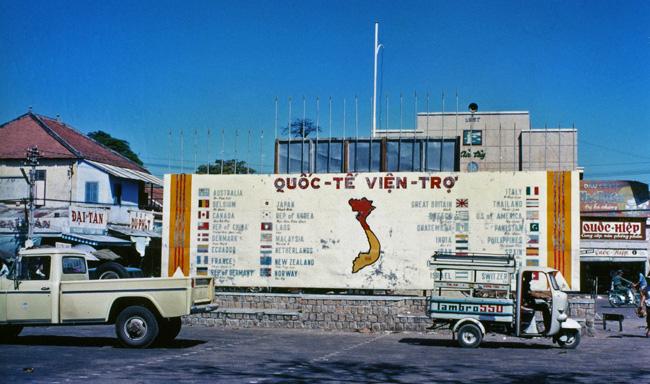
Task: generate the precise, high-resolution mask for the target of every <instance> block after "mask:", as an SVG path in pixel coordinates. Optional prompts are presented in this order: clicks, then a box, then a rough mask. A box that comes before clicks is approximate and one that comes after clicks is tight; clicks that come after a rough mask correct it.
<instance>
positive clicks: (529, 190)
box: [526, 187, 539, 196]
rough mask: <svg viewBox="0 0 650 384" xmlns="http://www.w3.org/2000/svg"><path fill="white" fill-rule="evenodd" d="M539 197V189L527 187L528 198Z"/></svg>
mask: <svg viewBox="0 0 650 384" xmlns="http://www.w3.org/2000/svg"><path fill="white" fill-rule="evenodd" d="M531 195H532V196H537V195H539V187H526V196H531Z"/></svg>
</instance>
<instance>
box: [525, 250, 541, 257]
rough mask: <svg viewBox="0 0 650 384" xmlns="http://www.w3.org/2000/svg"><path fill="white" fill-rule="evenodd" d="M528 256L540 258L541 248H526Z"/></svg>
mask: <svg viewBox="0 0 650 384" xmlns="http://www.w3.org/2000/svg"><path fill="white" fill-rule="evenodd" d="M526 256H539V248H526Z"/></svg>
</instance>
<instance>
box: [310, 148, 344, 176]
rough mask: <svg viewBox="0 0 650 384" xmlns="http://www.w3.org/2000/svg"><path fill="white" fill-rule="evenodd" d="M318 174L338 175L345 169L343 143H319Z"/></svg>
mask: <svg viewBox="0 0 650 384" xmlns="http://www.w3.org/2000/svg"><path fill="white" fill-rule="evenodd" d="M314 144H315V145H316V172H318V173H328V172H331V173H338V172H341V171H342V167H343V158H342V157H343V150H342V148H343V143H342V142H341V141H320V140H319V141H317V142H315V143H314Z"/></svg>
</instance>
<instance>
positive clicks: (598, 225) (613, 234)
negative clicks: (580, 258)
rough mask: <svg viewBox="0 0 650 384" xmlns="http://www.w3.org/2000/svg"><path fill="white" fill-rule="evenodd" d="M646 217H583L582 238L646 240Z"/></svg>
mask: <svg viewBox="0 0 650 384" xmlns="http://www.w3.org/2000/svg"><path fill="white" fill-rule="evenodd" d="M645 229H646V228H645V219H633V218H615V217H610V218H602V219H597V218H591V217H583V218H582V222H581V225H580V238H581V239H585V240H645V238H646V234H645V232H646V230H645Z"/></svg>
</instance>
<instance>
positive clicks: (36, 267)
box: [18, 256, 50, 280]
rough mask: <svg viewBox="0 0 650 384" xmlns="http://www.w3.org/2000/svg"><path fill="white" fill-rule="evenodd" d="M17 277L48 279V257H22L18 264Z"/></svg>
mask: <svg viewBox="0 0 650 384" xmlns="http://www.w3.org/2000/svg"><path fill="white" fill-rule="evenodd" d="M18 279H20V280H49V279H50V257H49V256H42V257H23V258H22V260H21V262H20V266H19V273H18Z"/></svg>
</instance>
